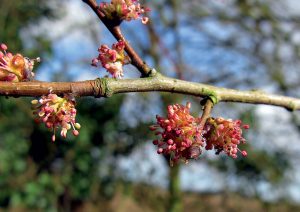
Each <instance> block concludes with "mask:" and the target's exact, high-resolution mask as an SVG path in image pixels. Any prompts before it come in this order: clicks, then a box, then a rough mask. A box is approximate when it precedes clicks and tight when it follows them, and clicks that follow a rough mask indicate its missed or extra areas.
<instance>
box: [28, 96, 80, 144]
mask: <svg viewBox="0 0 300 212" xmlns="http://www.w3.org/2000/svg"><path fill="white" fill-rule="evenodd" d="M31 103H32V105H33V109H34V112H33V113H34V115H36V121H37V122H38V123H41V122H43V123H45V126H46V127H47V128H49V129H52V131H53V136H52V141H53V142H54V141H55V131H56V129H58V128H61V131H60V135H61V136H62V137H63V138H66V137H67V132H68V130H70V129H72V132H73V135H74V136H77V135H78V134H79V132H78V129H80V124H79V123H76V121H75V117H76V109H75V99H74V98H73V97H72V96H70V95H65V96H64V98H61V97H59V96H57V95H56V94H52V93H50V94H48V95H47V96H42V97H41V98H40V99H39V100H36V99H35V100H32V102H31Z"/></svg>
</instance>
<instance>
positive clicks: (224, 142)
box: [205, 118, 249, 158]
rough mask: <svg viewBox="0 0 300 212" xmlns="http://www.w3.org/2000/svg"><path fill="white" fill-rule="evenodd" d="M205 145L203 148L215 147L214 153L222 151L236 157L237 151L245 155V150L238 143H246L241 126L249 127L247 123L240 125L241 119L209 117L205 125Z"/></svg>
mask: <svg viewBox="0 0 300 212" xmlns="http://www.w3.org/2000/svg"><path fill="white" fill-rule="evenodd" d="M205 128H206V131H207V133H206V135H205V138H206V146H205V149H207V150H210V149H215V150H216V154H219V153H220V152H222V151H224V152H225V153H226V154H227V155H228V156H230V157H233V158H237V153H238V152H240V153H242V155H243V156H247V152H246V151H241V150H240V149H239V148H238V145H239V144H240V143H246V140H245V138H243V136H242V133H243V132H242V128H244V129H249V125H242V122H241V120H231V119H228V120H226V119H223V118H216V119H214V118H209V119H208V120H207V122H206V125H205Z"/></svg>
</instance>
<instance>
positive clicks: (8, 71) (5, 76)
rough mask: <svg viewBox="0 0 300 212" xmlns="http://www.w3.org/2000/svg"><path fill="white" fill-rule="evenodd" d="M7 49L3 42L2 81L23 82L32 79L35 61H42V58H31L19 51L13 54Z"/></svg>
mask: <svg viewBox="0 0 300 212" xmlns="http://www.w3.org/2000/svg"><path fill="white" fill-rule="evenodd" d="M7 50H8V47H7V46H6V45H5V44H3V43H2V44H1V45H0V81H8V82H22V81H30V80H32V79H33V77H34V73H33V72H32V70H33V67H34V62H35V61H36V62H40V58H36V59H29V58H27V57H24V56H23V55H21V54H19V53H18V54H15V55H13V54H12V53H10V52H8V51H7Z"/></svg>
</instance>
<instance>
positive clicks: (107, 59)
mask: <svg viewBox="0 0 300 212" xmlns="http://www.w3.org/2000/svg"><path fill="white" fill-rule="evenodd" d="M124 48H125V42H124V41H118V42H117V43H115V44H113V45H112V49H110V48H109V47H108V46H107V45H101V46H100V48H99V49H98V52H99V55H98V57H97V58H94V59H93V60H92V66H96V67H97V64H98V63H99V62H101V65H102V67H103V68H105V69H106V70H107V72H109V73H110V74H111V75H112V76H113V78H122V77H123V76H124V74H123V65H126V64H128V63H129V57H128V56H126V55H125V52H124Z"/></svg>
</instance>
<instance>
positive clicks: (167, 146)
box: [150, 103, 249, 165]
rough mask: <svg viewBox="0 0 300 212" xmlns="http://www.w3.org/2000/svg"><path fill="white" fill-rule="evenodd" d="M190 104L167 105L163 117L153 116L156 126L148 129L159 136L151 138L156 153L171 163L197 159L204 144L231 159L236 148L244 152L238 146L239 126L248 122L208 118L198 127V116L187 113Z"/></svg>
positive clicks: (242, 140)
mask: <svg viewBox="0 0 300 212" xmlns="http://www.w3.org/2000/svg"><path fill="white" fill-rule="evenodd" d="M190 107H191V104H190V103H187V104H186V106H183V105H179V104H175V105H169V106H168V114H167V118H163V117H160V116H156V119H157V125H152V126H150V130H152V131H156V135H160V136H161V138H160V139H158V140H154V141H153V144H154V145H156V146H157V148H158V150H157V153H158V154H164V155H167V156H169V157H170V162H171V165H172V164H173V162H175V163H176V162H178V161H179V160H183V161H184V162H186V163H187V162H188V159H197V158H198V157H199V156H200V154H201V153H202V147H204V146H205V149H206V150H211V149H215V150H216V154H219V153H220V152H222V151H224V152H225V153H226V154H227V155H228V156H231V157H233V158H236V157H237V153H238V151H239V152H241V153H242V155H243V156H246V155H247V152H246V151H241V150H239V148H238V145H239V144H240V143H245V139H244V138H243V137H242V129H241V127H242V128H244V129H249V125H242V123H241V121H240V120H235V121H232V120H231V119H228V120H225V119H223V118H216V119H215V118H209V119H208V120H207V121H206V124H205V126H204V127H203V129H202V127H201V126H200V122H201V118H195V117H193V116H191V115H190V113H189V109H190Z"/></svg>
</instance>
